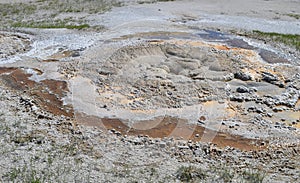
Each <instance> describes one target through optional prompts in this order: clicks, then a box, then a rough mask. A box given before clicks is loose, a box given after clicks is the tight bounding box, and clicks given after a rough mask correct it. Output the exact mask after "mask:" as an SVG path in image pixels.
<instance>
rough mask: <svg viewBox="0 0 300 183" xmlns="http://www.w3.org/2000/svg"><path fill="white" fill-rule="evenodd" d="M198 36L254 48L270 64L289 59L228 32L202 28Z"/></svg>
mask: <svg viewBox="0 0 300 183" xmlns="http://www.w3.org/2000/svg"><path fill="white" fill-rule="evenodd" d="M197 35H198V36H199V37H200V38H202V39H204V40H206V41H212V42H222V43H225V44H226V45H228V46H230V47H236V48H243V49H248V50H255V51H257V52H258V53H259V55H260V56H261V58H262V59H263V60H264V61H265V62H267V63H270V64H276V63H290V62H289V60H287V59H286V58H283V57H282V56H280V55H278V54H277V53H275V52H273V51H269V50H266V49H261V48H259V47H254V46H252V45H250V44H249V43H247V42H246V41H244V40H243V39H241V38H234V37H233V35H230V34H224V33H221V32H217V31H212V30H204V33H199V34H197Z"/></svg>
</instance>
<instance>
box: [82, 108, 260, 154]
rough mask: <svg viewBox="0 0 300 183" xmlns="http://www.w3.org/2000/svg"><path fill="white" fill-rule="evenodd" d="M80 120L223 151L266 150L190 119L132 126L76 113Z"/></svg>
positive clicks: (101, 126) (123, 131) (169, 118)
mask: <svg viewBox="0 0 300 183" xmlns="http://www.w3.org/2000/svg"><path fill="white" fill-rule="evenodd" d="M76 117H77V123H78V124H81V125H87V126H95V127H99V128H105V129H108V130H111V129H114V130H116V131H119V132H120V133H121V134H122V135H130V136H137V135H144V136H149V137H152V138H164V137H174V138H176V137H178V138H182V139H185V140H193V141H203V142H212V143H213V144H216V145H217V146H218V147H221V148H224V147H226V146H230V147H235V148H238V149H241V150H244V151H250V150H260V149H263V148H265V146H258V145H257V144H260V141H259V140H256V139H248V138H244V137H242V136H238V135H232V134H228V133H224V132H217V131H214V130H210V129H207V128H205V127H203V126H199V125H195V124H188V122H187V120H184V119H179V118H175V117H168V116H165V117H157V118H155V119H153V120H144V121H139V122H135V123H134V124H133V125H132V126H128V125H127V122H126V121H122V120H120V119H117V118H98V117H95V116H87V115H84V114H80V113H78V114H76ZM207 137H209V138H208V139H207Z"/></svg>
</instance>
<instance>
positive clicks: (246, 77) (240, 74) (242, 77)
mask: <svg viewBox="0 0 300 183" xmlns="http://www.w3.org/2000/svg"><path fill="white" fill-rule="evenodd" d="M234 78H236V79H240V80H242V81H249V80H251V79H252V78H251V75H249V74H247V73H244V72H237V73H235V74H234Z"/></svg>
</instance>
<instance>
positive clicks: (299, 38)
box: [253, 30, 300, 50]
mask: <svg viewBox="0 0 300 183" xmlns="http://www.w3.org/2000/svg"><path fill="white" fill-rule="evenodd" d="M253 34H254V36H255V37H258V38H261V39H264V38H269V39H271V40H272V41H276V42H281V43H284V44H286V45H288V46H294V47H295V48H296V49H297V50H300V35H298V34H279V33H275V32H261V31H258V30H254V31H253Z"/></svg>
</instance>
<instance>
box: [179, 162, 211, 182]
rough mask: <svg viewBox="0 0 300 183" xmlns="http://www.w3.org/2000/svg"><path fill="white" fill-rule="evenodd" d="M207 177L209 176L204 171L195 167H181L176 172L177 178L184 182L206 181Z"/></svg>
mask: <svg viewBox="0 0 300 183" xmlns="http://www.w3.org/2000/svg"><path fill="white" fill-rule="evenodd" d="M206 177H207V175H206V173H205V172H204V171H203V170H202V169H200V168H196V167H193V166H187V167H186V166H181V167H179V169H178V170H177V172H176V178H177V179H178V180H180V181H183V182H191V181H196V180H204V179H205V178H206Z"/></svg>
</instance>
